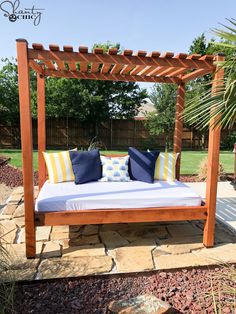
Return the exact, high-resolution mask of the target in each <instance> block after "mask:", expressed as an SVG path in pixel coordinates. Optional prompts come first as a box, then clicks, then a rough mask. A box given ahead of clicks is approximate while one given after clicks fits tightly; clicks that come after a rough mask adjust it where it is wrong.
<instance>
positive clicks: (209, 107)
mask: <svg viewBox="0 0 236 314" xmlns="http://www.w3.org/2000/svg"><path fill="white" fill-rule="evenodd" d="M228 21H229V22H230V24H231V25H230V26H227V25H223V27H224V28H225V30H218V29H214V30H213V32H214V34H215V35H217V36H219V37H220V38H223V39H224V40H226V42H220V43H217V42H213V43H212V44H214V45H219V46H222V47H224V48H231V49H235V50H236V20H234V19H231V20H229V19H228ZM216 65H217V68H218V70H224V73H225V77H224V80H221V81H218V82H215V83H216V84H215V86H217V87H216V88H215V89H214V92H212V91H211V84H210V83H209V82H207V83H205V84H204V85H203V86H202V88H201V90H200V89H199V90H195V95H196V96H195V97H193V98H192V99H191V100H189V101H188V102H187V108H186V109H185V112H184V119H185V121H186V122H188V123H190V124H192V125H195V126H196V127H198V128H208V127H209V125H210V124H211V125H212V126H214V127H215V126H218V125H220V126H221V127H222V128H231V127H233V125H234V124H235V122H236V57H235V56H231V57H230V58H228V59H226V60H225V61H220V62H217V64H216Z"/></svg>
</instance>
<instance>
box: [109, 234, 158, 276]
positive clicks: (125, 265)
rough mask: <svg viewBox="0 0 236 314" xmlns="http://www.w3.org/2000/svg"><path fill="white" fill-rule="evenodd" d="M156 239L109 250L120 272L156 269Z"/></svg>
mask: <svg viewBox="0 0 236 314" xmlns="http://www.w3.org/2000/svg"><path fill="white" fill-rule="evenodd" d="M155 245H156V243H155V241H150V240H146V242H145V243H142V245H138V243H136V245H132V246H131V245H129V246H126V247H119V248H116V249H113V250H111V251H109V255H111V256H112V257H113V258H114V260H115V263H116V267H117V271H118V272H137V271H144V270H152V269H154V265H153V260H152V250H153V249H154V248H155Z"/></svg>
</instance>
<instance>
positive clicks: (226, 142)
mask: <svg viewBox="0 0 236 314" xmlns="http://www.w3.org/2000/svg"><path fill="white" fill-rule="evenodd" d="M234 143H236V130H234V131H232V132H231V133H229V134H228V135H227V136H226V137H224V139H223V140H222V141H221V143H220V147H221V149H227V150H228V149H229V150H233V148H234Z"/></svg>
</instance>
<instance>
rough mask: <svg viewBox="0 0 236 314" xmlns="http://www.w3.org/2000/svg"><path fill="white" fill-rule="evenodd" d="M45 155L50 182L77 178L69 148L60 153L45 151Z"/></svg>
mask: <svg viewBox="0 0 236 314" xmlns="http://www.w3.org/2000/svg"><path fill="white" fill-rule="evenodd" d="M75 150H76V149H75ZM43 156H44V159H45V162H46V166H47V171H48V180H49V182H51V183H59V182H65V181H73V180H74V179H75V177H74V173H73V170H72V164H71V160H70V154H69V151H68V150H67V151H63V152H59V153H45V152H44V153H43Z"/></svg>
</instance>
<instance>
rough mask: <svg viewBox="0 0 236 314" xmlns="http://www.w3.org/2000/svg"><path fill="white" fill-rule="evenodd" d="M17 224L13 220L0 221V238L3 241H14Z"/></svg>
mask: <svg viewBox="0 0 236 314" xmlns="http://www.w3.org/2000/svg"><path fill="white" fill-rule="evenodd" d="M16 231H17V226H16V224H15V223H14V221H13V220H9V219H7V220H1V221H0V238H1V240H2V241H3V242H5V243H14V241H15V239H16Z"/></svg>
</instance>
